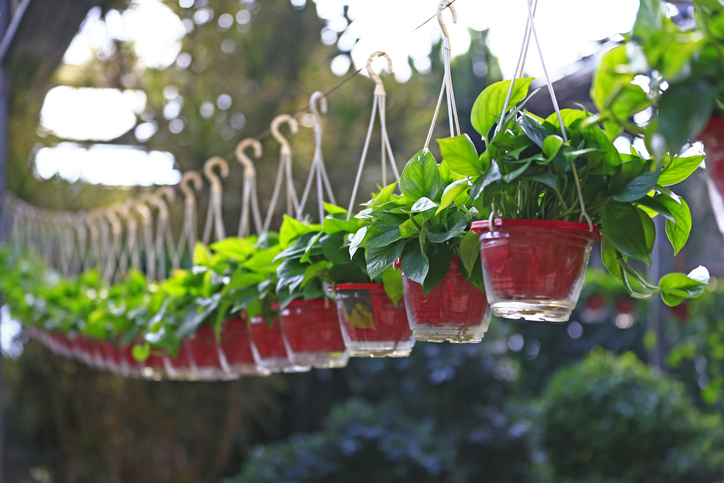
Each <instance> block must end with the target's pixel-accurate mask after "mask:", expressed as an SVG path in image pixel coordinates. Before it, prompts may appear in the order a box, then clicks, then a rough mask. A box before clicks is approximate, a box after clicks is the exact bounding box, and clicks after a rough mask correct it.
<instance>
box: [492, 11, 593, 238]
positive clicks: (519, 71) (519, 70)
mask: <svg viewBox="0 0 724 483" xmlns="http://www.w3.org/2000/svg"><path fill="white" fill-rule="evenodd" d="M524 1H525V3H526V7H527V10H528V18H527V20H526V29H525V35H524V36H523V46H522V47H521V50H520V55H519V57H518V62H517V66H518V67H516V73H515V77H513V79H512V80H511V82H510V87H509V88H508V94H507V96H506V98H505V103H504V104H503V112H502V114H501V116H500V118H501V121H502V119H504V118H505V113H506V111H507V110H508V105H509V103H510V98H511V97H512V94H513V86H514V84H515V80H516V79H517V78H518V76H522V75H523V67H524V66H525V60H526V57H527V55H528V45H529V43H530V38H531V33H532V36H533V38H534V39H535V44H536V47H537V50H538V56H539V58H540V62H541V66H542V67H543V75H544V77H545V80H546V85H547V87H548V93H549V94H550V97H551V103H552V104H553V109H554V110H555V112H556V116H557V117H558V125H559V126H560V128H561V137H562V138H563V142H565V143H568V134H567V133H566V127H565V125H564V124H563V117H562V116H561V110H560V108H559V107H558V99H557V98H556V93H555V91H554V89H553V83H552V82H551V79H550V76H549V75H548V69H547V68H546V64H545V59H544V58H543V50H542V48H541V45H540V41H539V40H538V33H537V31H536V28H535V10H536V9H537V7H538V0H524ZM500 127H501V125H500V123H498V126H497V127H496V128H495V133H496V134H497V133H498V132H499V131H500ZM571 167H572V169H573V173H574V174H575V177H574V179H575V181H576V189H577V191H578V201H579V203H580V206H581V216H580V218H579V222H582V221H583V220H584V219H585V220H586V221H587V222H588V227H589V229H590V230H593V221H592V220H591V217H590V216H589V215H588V213H587V212H586V207H585V204H584V203H583V192H582V191H581V183H580V181H579V179H578V172H577V171H576V166H575V165H571ZM490 226H491V227H492V224H491V225H490Z"/></svg>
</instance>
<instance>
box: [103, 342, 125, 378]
mask: <svg viewBox="0 0 724 483" xmlns="http://www.w3.org/2000/svg"><path fill="white" fill-rule="evenodd" d="M101 353H102V355H103V360H104V365H105V367H106V368H107V369H108V370H109V371H111V372H113V373H114V374H118V373H119V372H120V370H121V356H120V354H119V353H118V346H117V345H116V344H115V343H113V342H109V341H104V342H101Z"/></svg>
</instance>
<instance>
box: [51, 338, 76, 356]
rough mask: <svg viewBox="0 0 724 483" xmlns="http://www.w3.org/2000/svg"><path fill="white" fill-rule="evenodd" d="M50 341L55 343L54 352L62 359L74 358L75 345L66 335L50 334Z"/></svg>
mask: <svg viewBox="0 0 724 483" xmlns="http://www.w3.org/2000/svg"><path fill="white" fill-rule="evenodd" d="M48 335H49V339H50V340H51V341H52V342H53V347H54V352H55V353H56V354H58V355H60V356H62V357H66V358H71V357H73V344H72V343H71V341H70V340H68V338H67V337H66V336H65V334H61V333H55V332H49V333H48Z"/></svg>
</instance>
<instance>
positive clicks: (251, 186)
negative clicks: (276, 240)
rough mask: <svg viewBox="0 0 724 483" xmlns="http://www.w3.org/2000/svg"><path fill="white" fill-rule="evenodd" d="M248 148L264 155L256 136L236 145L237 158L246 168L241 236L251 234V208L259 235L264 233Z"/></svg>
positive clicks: (254, 170) (252, 164) (254, 172)
mask: <svg viewBox="0 0 724 483" xmlns="http://www.w3.org/2000/svg"><path fill="white" fill-rule="evenodd" d="M247 148H252V149H253V150H254V157H255V158H257V159H258V158H260V157H261V155H262V152H263V151H262V147H261V143H260V142H259V141H257V140H256V139H254V138H246V139H244V140H243V141H241V142H240V143H239V144H238V145H237V146H236V151H235V153H236V159H237V160H238V161H239V163H240V164H241V166H242V168H243V169H244V195H243V197H242V201H241V218H240V219H239V231H238V236H239V238H241V237H243V236H248V235H249V210H250V209H251V213H252V216H253V217H254V227H255V228H256V233H257V235H260V234H261V233H262V229H263V226H262V222H261V213H260V212H259V197H258V196H257V193H256V169H254V163H253V162H252V161H251V158H249V156H247V155H246V153H245V151H246V149H247Z"/></svg>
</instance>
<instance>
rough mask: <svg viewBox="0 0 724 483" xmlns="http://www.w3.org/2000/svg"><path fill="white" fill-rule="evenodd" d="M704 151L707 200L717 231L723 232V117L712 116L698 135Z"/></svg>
mask: <svg viewBox="0 0 724 483" xmlns="http://www.w3.org/2000/svg"><path fill="white" fill-rule="evenodd" d="M699 139H700V140H701V141H702V142H703V143H704V151H705V152H706V173H707V186H708V188H709V200H710V201H711V207H712V209H713V211H714V217H715V218H716V223H717V225H718V226H719V231H720V232H722V233H724V117H719V116H717V117H712V118H711V119H709V123H708V124H707V125H706V127H705V128H704V131H703V132H702V133H701V134H700V135H699Z"/></svg>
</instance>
